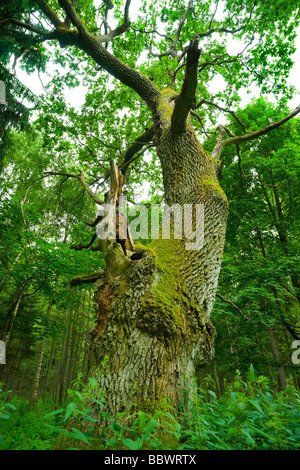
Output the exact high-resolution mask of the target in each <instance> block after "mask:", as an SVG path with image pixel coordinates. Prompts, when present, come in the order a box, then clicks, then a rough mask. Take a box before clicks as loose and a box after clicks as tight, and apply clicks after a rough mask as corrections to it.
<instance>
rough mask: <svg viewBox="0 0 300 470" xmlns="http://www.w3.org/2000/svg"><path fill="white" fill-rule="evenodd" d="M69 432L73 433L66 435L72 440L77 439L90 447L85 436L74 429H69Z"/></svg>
mask: <svg viewBox="0 0 300 470" xmlns="http://www.w3.org/2000/svg"><path fill="white" fill-rule="evenodd" d="M71 431H73V432H68V435H69V436H70V437H73V438H74V439H79V440H80V441H83V442H85V443H86V444H88V445H89V446H92V445H91V444H90V443H89V441H88V440H87V438H86V436H85V435H84V434H83V433H82V432H81V431H79V429H76V428H71Z"/></svg>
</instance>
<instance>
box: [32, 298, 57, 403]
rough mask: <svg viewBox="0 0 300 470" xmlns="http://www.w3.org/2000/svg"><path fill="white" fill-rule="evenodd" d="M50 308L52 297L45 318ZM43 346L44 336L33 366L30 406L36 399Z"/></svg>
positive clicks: (44, 342)
mask: <svg viewBox="0 0 300 470" xmlns="http://www.w3.org/2000/svg"><path fill="white" fill-rule="evenodd" d="M51 309H52V299H50V301H49V304H48V308H47V316H46V318H47V320H48V319H49V317H50V313H51ZM45 347H46V337H45V336H44V337H43V339H42V342H41V346H40V352H39V356H38V360H37V364H36V368H35V373H34V378H33V384H32V389H31V395H30V400H29V402H30V405H31V406H33V405H34V404H35V403H36V402H37V400H38V394H39V385H40V377H41V369H42V363H43V357H44V352H45Z"/></svg>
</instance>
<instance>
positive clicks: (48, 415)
mask: <svg viewBox="0 0 300 470" xmlns="http://www.w3.org/2000/svg"><path fill="white" fill-rule="evenodd" d="M64 411H65V410H64V409H63V408H60V409H59V410H55V411H51V413H48V414H47V415H46V416H44V419H47V418H50V417H51V416H55V415H59V414H61V413H63V412H64Z"/></svg>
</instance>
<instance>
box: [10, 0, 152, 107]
mask: <svg viewBox="0 0 300 470" xmlns="http://www.w3.org/2000/svg"><path fill="white" fill-rule="evenodd" d="M36 3H37V5H38V6H39V7H40V9H41V11H42V12H43V13H44V14H45V15H46V17H47V18H48V19H49V20H50V21H51V23H52V24H53V25H54V26H55V29H54V30H53V31H51V32H49V33H46V32H45V33H43V36H42V38H39V39H38V41H39V42H41V40H42V41H44V40H53V39H56V40H58V41H59V43H60V45H61V46H64V47H65V46H76V47H78V48H79V49H81V50H82V51H84V52H86V53H87V54H88V55H89V56H90V57H91V58H92V59H94V60H95V62H96V63H97V64H98V65H100V66H101V67H103V68H104V69H105V70H106V71H107V72H108V73H110V74H111V75H112V76H113V77H115V78H116V79H118V80H120V81H121V82H122V83H123V84H124V85H127V86H129V87H130V88H131V89H132V90H134V91H135V92H136V93H137V94H138V95H139V96H140V97H141V98H142V99H143V100H144V101H145V102H146V104H147V105H148V106H149V108H150V109H151V110H152V111H154V110H155V107H156V99H157V98H158V96H159V89H158V88H157V87H156V86H155V85H154V84H153V83H152V82H151V80H150V79H149V78H148V77H146V76H144V75H142V74H140V73H139V72H138V71H137V70H134V69H132V68H130V67H129V66H128V65H126V64H124V63H123V62H122V61H121V60H119V59H117V58H116V57H115V56H113V55H112V54H110V53H109V52H108V51H107V50H106V48H105V47H104V46H103V45H102V44H101V41H100V40H99V39H98V38H97V37H96V36H94V35H92V34H91V33H90V32H89V31H88V29H87V28H86V26H85V25H84V23H83V22H82V21H81V19H80V17H79V16H78V14H77V12H76V10H75V8H74V4H73V3H72V2H71V1H70V0H59V4H60V6H61V7H62V8H63V10H64V12H65V14H66V15H67V17H68V19H69V20H70V21H71V23H72V24H73V25H74V26H75V27H76V29H77V31H76V30H70V29H68V28H67V27H66V23H64V22H62V21H60V19H59V18H58V16H57V15H56V13H55V12H53V10H51V8H50V7H49V5H48V4H47V2H46V1H45V0H36ZM129 4H130V2H129V0H127V2H126V6H125V20H124V25H125V23H126V28H127V27H128V26H129V20H128V9H129ZM18 26H21V27H22V28H24V29H27V30H28V29H31V30H32V27H31V25H28V24H27V23H22V22H20V23H19V24H18ZM123 27H124V26H121V29H122V28H123ZM32 31H33V30H32ZM116 31H117V32H116ZM116 31H115V33H114V34H119V33H120V34H121V32H122V31H121V32H120V30H118V28H117V30H116ZM33 32H36V33H38V34H39V35H41V33H42V32H41V31H39V30H36V31H33Z"/></svg>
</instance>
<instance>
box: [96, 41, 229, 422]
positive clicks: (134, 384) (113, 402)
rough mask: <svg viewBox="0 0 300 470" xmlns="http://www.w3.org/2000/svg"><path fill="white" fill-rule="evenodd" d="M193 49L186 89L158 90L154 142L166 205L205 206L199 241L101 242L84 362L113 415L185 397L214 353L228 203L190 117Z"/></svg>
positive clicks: (177, 401)
mask: <svg viewBox="0 0 300 470" xmlns="http://www.w3.org/2000/svg"><path fill="white" fill-rule="evenodd" d="M195 50H197V48H196V49H195V48H194V53H195ZM198 57H199V56H198ZM198 57H195V54H194V62H193V63H191V61H190V64H189V63H188V64H187V74H186V82H188V84H189V85H190V84H191V83H192V87H193V90H192V91H191V90H186V89H184V88H183V91H182V92H181V94H180V95H178V94H176V93H174V91H173V90H172V89H168V88H165V89H163V90H161V92H160V94H159V97H158V99H157V101H156V108H155V112H154V121H155V123H156V124H155V133H154V137H153V141H154V143H155V145H156V148H157V152H158V155H159V158H160V162H161V166H162V171H163V182H164V189H165V201H166V203H167V204H168V206H172V205H173V204H178V205H180V207H183V206H184V205H185V204H190V205H192V207H193V208H195V207H196V205H197V204H202V205H204V244H203V246H202V248H200V249H197V250H187V249H186V243H187V241H188V240H187V239H185V238H184V237H182V238H181V239H176V238H175V237H172V238H171V239H169V240H167V239H162V238H160V239H156V240H153V241H152V242H151V244H150V246H149V247H147V248H146V247H143V246H139V245H136V246H135V249H134V250H135V251H137V252H138V253H139V256H133V257H132V259H131V258H130V257H129V256H126V255H125V254H124V252H123V250H122V248H121V245H120V244H119V243H117V242H116V241H115V242H113V241H107V242H106V246H102V250H103V252H104V257H105V260H106V270H105V272H104V273H103V276H102V277H100V279H98V281H97V282H96V284H95V308H96V311H97V321H96V325H95V328H94V329H93V331H92V336H93V341H92V352H91V359H90V366H91V375H93V376H94V377H96V378H97V380H98V383H99V389H101V390H103V391H104V393H105V396H106V399H107V402H108V411H110V412H111V413H112V414H113V415H114V414H115V413H117V412H121V411H124V410H125V409H130V408H131V407H132V402H134V403H136V404H137V405H138V408H139V409H141V410H144V411H149V412H155V411H156V410H157V409H158V408H159V406H160V403H161V402H162V401H163V399H164V397H167V398H168V399H169V402H170V404H171V405H172V406H173V407H174V408H175V409H178V408H179V406H180V404H184V402H185V401H186V399H187V397H188V393H189V387H190V386H191V384H192V380H191V379H192V378H193V377H194V374H195V370H196V368H197V367H199V366H201V365H203V364H205V363H207V362H208V361H210V360H211V359H212V357H213V345H214V336H215V329H214V327H213V325H212V323H211V321H210V313H211V310H212V307H213V303H214V298H215V292H216V289H217V282H218V275H219V271H220V266H221V260H222V253H223V246H224V239H225V231H226V220H227V212H228V202H227V198H226V196H225V194H224V192H223V191H222V189H221V188H220V186H219V183H218V180H217V174H216V171H217V164H216V161H215V160H214V159H213V158H212V157H211V156H210V155H208V154H207V153H206V152H205V151H204V150H203V148H202V146H201V145H200V143H199V141H198V139H197V137H196V135H195V133H194V131H193V128H192V126H191V123H190V121H189V116H188V111H189V109H190V107H191V103H190V101H191V97H193V96H194V92H195V90H194V88H195V85H196V81H195V79H194V80H193V78H192V77H191V75H193V67H194V66H196V64H197V60H198ZM186 88H187V87H186ZM180 100H181V102H180ZM182 100H184V102H183V105H182ZM177 106H180V107H179V108H178V109H177ZM184 107H185V108H186V111H185V110H184ZM101 243H102V245H104V242H101ZM112 253H114V256H111V254H112ZM129 253H131V252H129ZM104 362H105V363H106V366H105V373H103V370H102V364H103V363H104ZM132 392H134V396H132Z"/></svg>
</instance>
